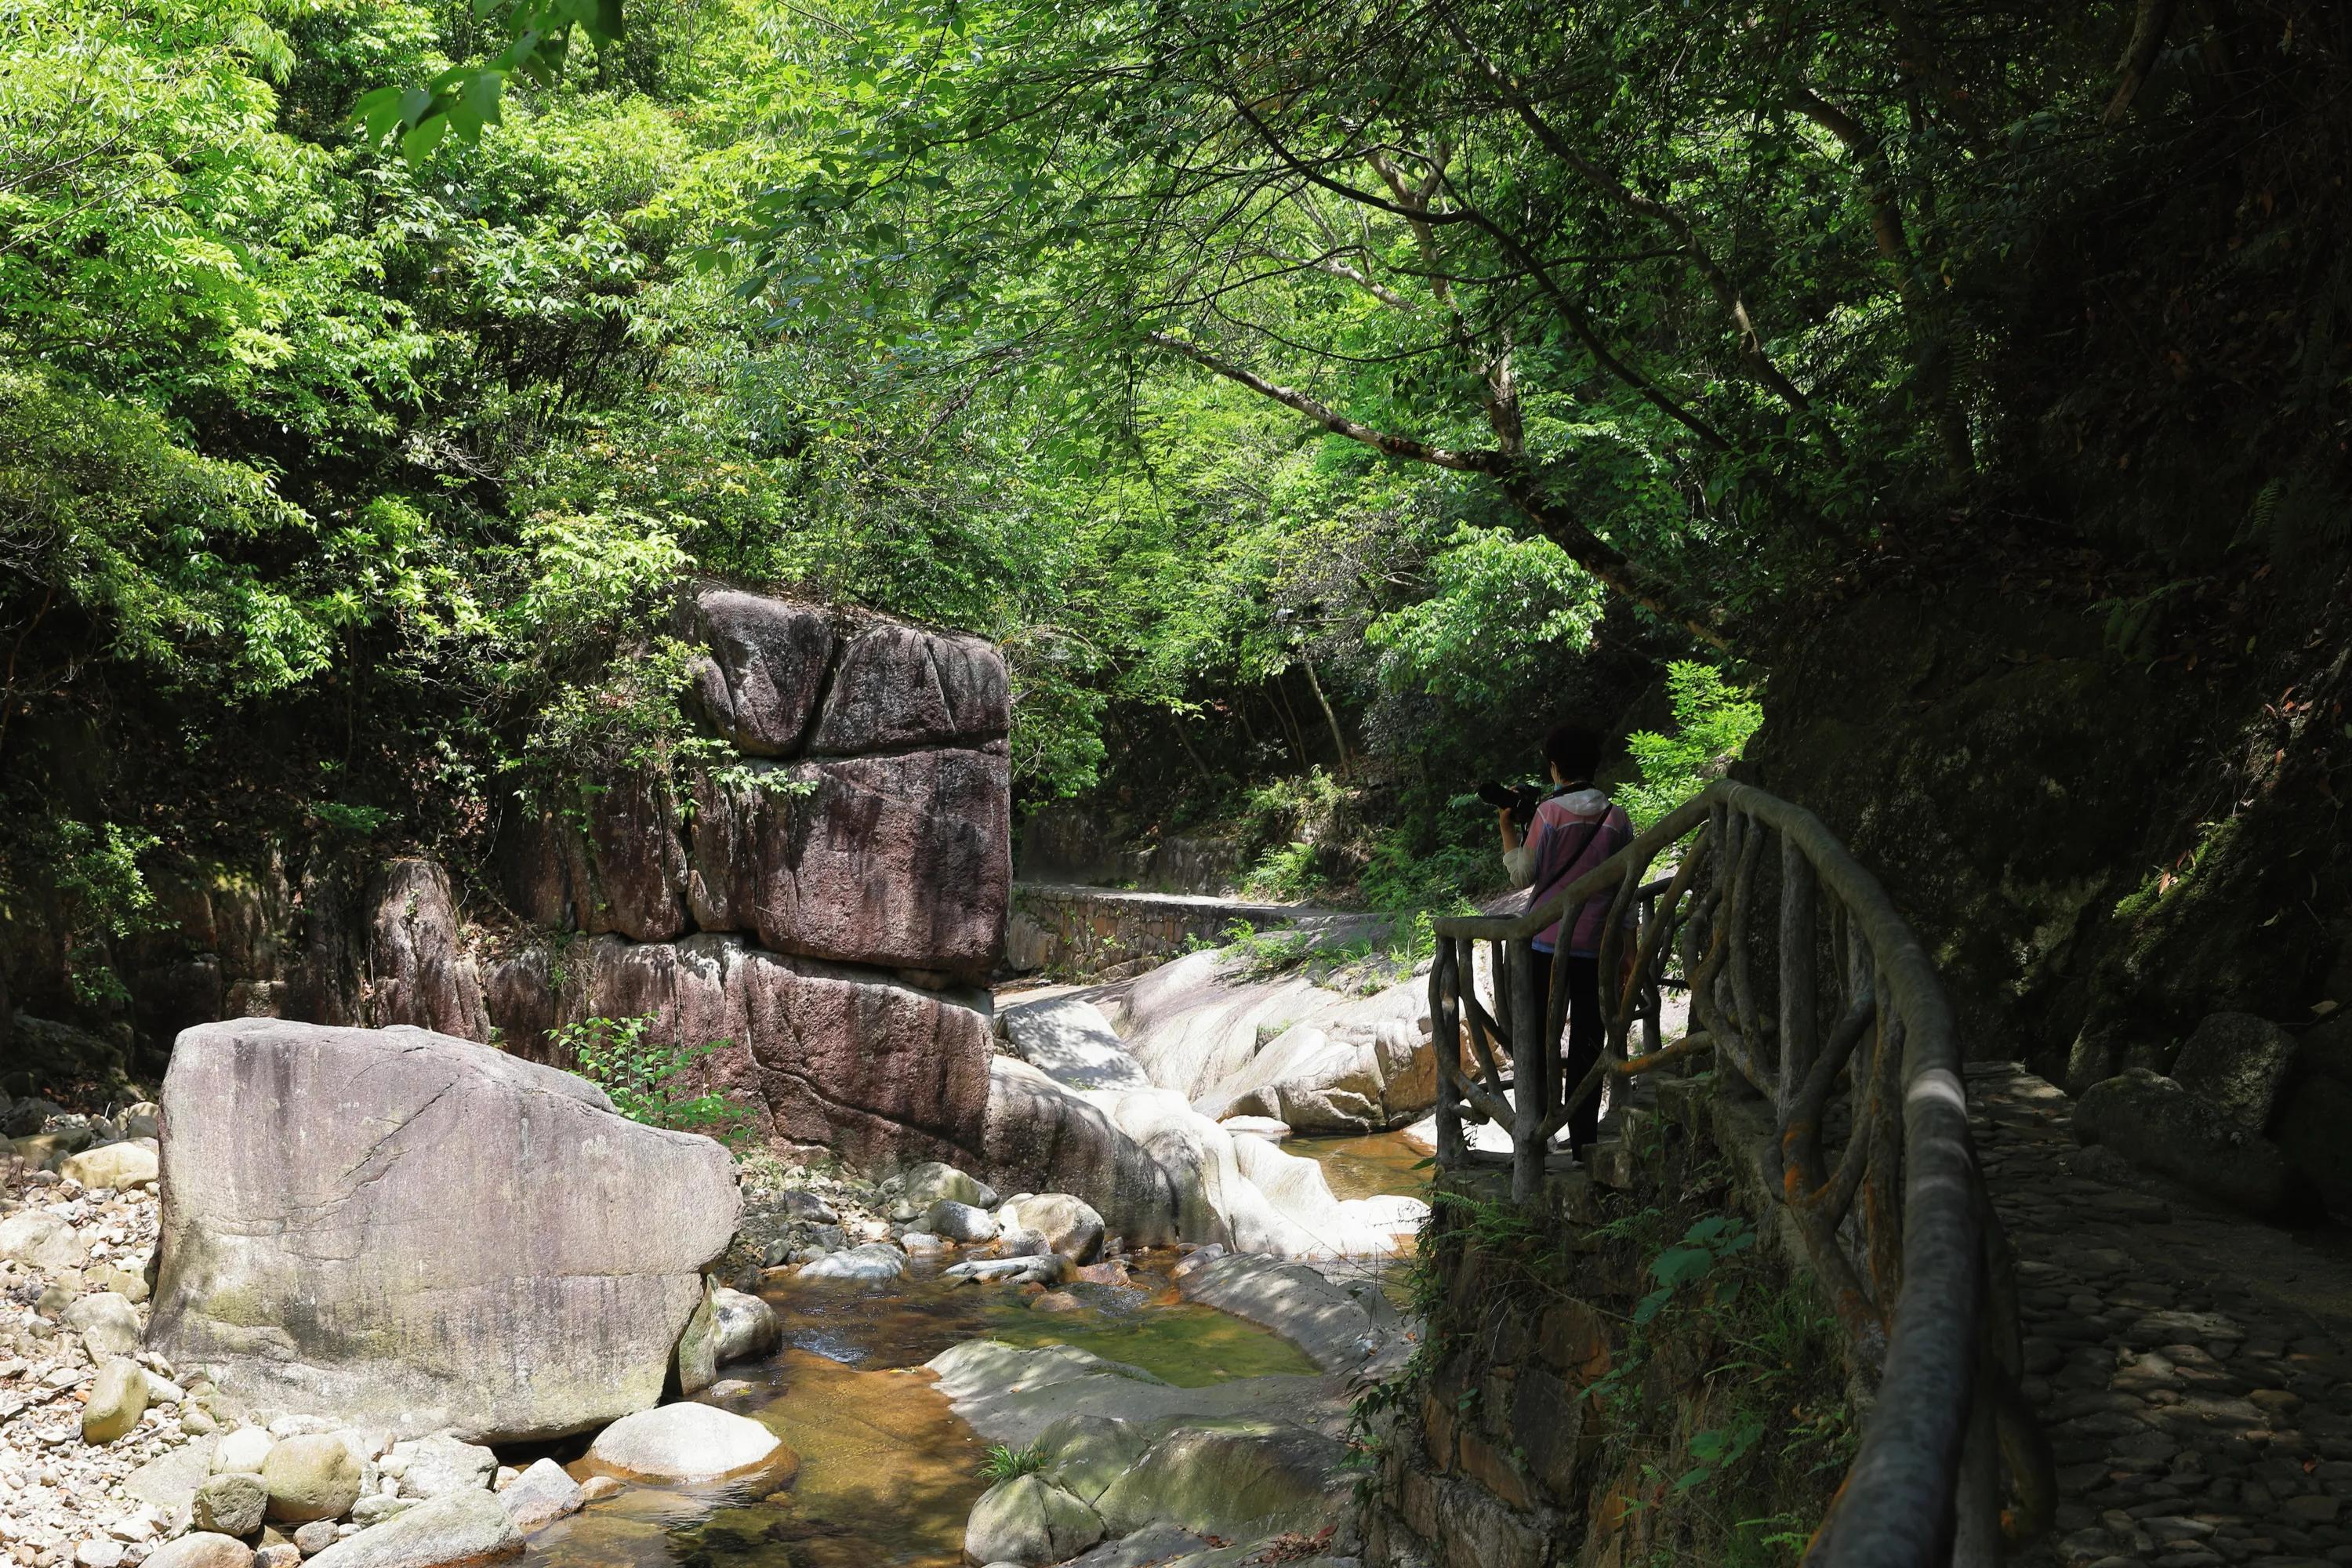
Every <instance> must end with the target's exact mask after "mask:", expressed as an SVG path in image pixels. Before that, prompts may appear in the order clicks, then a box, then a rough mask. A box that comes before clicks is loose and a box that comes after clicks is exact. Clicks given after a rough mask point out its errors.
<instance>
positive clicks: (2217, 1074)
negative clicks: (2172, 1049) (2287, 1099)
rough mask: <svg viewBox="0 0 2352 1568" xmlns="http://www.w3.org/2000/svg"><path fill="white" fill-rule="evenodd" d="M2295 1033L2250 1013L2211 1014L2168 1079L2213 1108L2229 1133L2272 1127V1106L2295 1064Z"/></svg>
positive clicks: (2186, 1044) (2192, 1036)
mask: <svg viewBox="0 0 2352 1568" xmlns="http://www.w3.org/2000/svg"><path fill="white" fill-rule="evenodd" d="M2294 1059H2295V1041H2294V1036H2292V1035H2290V1034H2288V1033H2287V1032H2286V1031H2285V1030H2284V1029H2282V1028H2280V1027H2279V1026H2277V1025H2276V1024H2273V1023H2272V1022H2271V1021H2270V1020H2269V1019H2267V1018H2257V1017H2255V1016H2253V1015H2252V1014H2251V1013H2213V1014H2210V1015H2208V1016H2206V1017H2205V1018H2204V1020H2203V1021H2202V1022H2200V1023H2199V1025H2198V1026H2197V1027H2196V1029H2195V1031H2194V1032H2192V1033H2191V1034H2190V1035H2189V1038H2188V1040H2187V1041H2186V1042H2184V1043H2183V1044H2182V1046H2181V1047H2180V1055H2179V1057H2178V1058H2175V1060H2174V1061H2173V1064H2172V1078H2173V1079H2174V1081H2175V1082H2177V1083H2179V1085H2180V1087H2181V1088H2183V1089H2187V1090H2188V1091H2189V1093H2190V1094H2193V1095H2196V1096H2198V1097H2200V1099H2202V1100H2204V1101H2205V1103H2206V1104H2207V1105H2208V1106H2210V1107H2211V1108H2212V1110H2213V1112H2214V1114H2215V1115H2216V1116H2217V1117H2218V1118H2219V1119H2220V1120H2221V1122H2222V1124H2223V1125H2224V1126H2226V1127H2227V1128H2228V1129H2229V1130H2230V1131H2233V1132H2251V1133H2258V1132H2261V1131H2264V1130H2265V1129H2267V1128H2268V1127H2269V1126H2270V1121H2271V1109H2272V1107H2273V1105H2274V1104H2276V1103H2277V1100H2278V1093H2279V1088H2280V1086H2281V1085H2283V1084H2284V1083H2285V1082H2286V1075H2287V1070H2288V1069H2289V1068H2292V1067H2294Z"/></svg>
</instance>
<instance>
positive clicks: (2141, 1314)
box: [1969, 1063, 2352, 1568]
mask: <svg viewBox="0 0 2352 1568" xmlns="http://www.w3.org/2000/svg"><path fill="white" fill-rule="evenodd" d="M1969 1106H1970V1114H1971V1119H1972V1120H1973V1121H1974V1122H1975V1125H1976V1135H1977V1139H1978V1147H1979V1152H1980V1153H1981V1156H1982V1159H1983V1163H1984V1167H1985V1172H1986V1177H1987V1181H1988V1183H1989V1184H1990V1188H1991V1192H1992V1198H1993V1205H1994V1207H1995V1208H1996V1209H1997V1210H1998V1211H1999V1213H2000V1218H2001V1222H2002V1224H2003V1225H2004V1226H2006V1227H2007V1229H2008V1232H2009V1236H2010V1241H2011V1246H2012V1247H2013V1248H2014V1249H2015V1252H2016V1255H2017V1258H2018V1288H2019V1296H2020V1303H2021V1309H2022V1314H2023V1320H2024V1331H2025V1335H2026V1340H2025V1359H2026V1366H2027V1369H2028V1373H2029V1376H2028V1378H2027V1380H2026V1385H2025V1393H2026V1395H2027V1397H2028V1398H2029V1399H2031V1400H2032V1402H2033V1404H2034V1406H2035V1408H2036V1409H2037V1410H2038V1411H2039V1413H2040V1414H2041V1415H2042V1423H2043V1426H2044V1428H2045V1429H2046V1430H2047V1431H2048V1432H2049V1434H2050V1437H2051V1442H2052V1445H2053V1447H2054V1449H2055V1451H2056V1456H2057V1461H2058V1489H2059V1500H2060V1506H2059V1512H2058V1522H2057V1528H2056V1529H2055V1531H2053V1533H2052V1535H2051V1537H2050V1538H2049V1539H2048V1540H2045V1541H2044V1542H2040V1543H2038V1544H2037V1545H2035V1546H2034V1547H2033V1548H2032V1549H2031V1550H2030V1551H2029V1552H2027V1553H2026V1554H2025V1556H2024V1557H2023V1559H2022V1561H2024V1562H2027V1563H2035V1564H2045V1565H2046V1564H2064V1565H2065V1568H2126V1565H2130V1564H2150V1565H2153V1568H2207V1565H2209V1564H2218V1563H2228V1564H2239V1563H2249V1564H2256V1565H2259V1568H2309V1565H2311V1564H2316V1563H2347V1564H2352V1507H2347V1505H2352V1244H2347V1241H2346V1239H2345V1237H2344V1236H2343V1233H2342V1232H2340V1231H2336V1230H2328V1231H2318V1232H2311V1233H2296V1232H2290V1231H2284V1230H2279V1229H2275V1228H2273V1227H2271V1226H2263V1225H2260V1224H2257V1223H2255V1222H2253V1221H2252V1220H2249V1219H2247V1218H2245V1217H2244V1216H2242V1215H2235V1214H2232V1213H2230V1212H2229V1211H2226V1210H2223V1209H2220V1208H2217V1207H2213V1206H2211V1205H2208V1204H2206V1203H2205V1202H2203V1201H2202V1200H2200V1199H2199V1198H2197V1197H2195V1196H2193V1195H2191V1194H2188V1193H2186V1192H2185V1191H2183V1190H2181V1189H2179V1188H2177V1187H2174V1186H2171V1185H2170V1184H2167V1183H2165V1182H2163V1181H2162V1180H2161V1179H2160V1178H2157V1177H2153V1176H2149V1175H2147V1174H2146V1173H2141V1172H2139V1171H2137V1170H2136V1169H2134V1168H2133V1167H2131V1166H2129V1165H2127V1164H2126V1163H2124V1162H2123V1161H2122V1160H2121V1159H2120V1158H2118V1157H2117V1156H2116V1155H2114V1154H2112V1153H2110V1152H2107V1151H2105V1150H2102V1149H2085V1148H2082V1147H2080V1146H2078V1145H2077V1144H2076V1143H2075V1142H2074V1137H2073V1135H2072V1131H2071V1126H2070V1123H2071V1120H2072V1115H2073V1110H2074V1104H2073V1101H2071V1100H2068V1099H2067V1098H2066V1096H2065V1095H2064V1094H2063V1092H2061V1091H2060V1090H2059V1089H2056V1088H2054V1087H2053V1086H2052V1085H2051V1084H2049V1083H2047V1082H2045V1081H2044V1080H2043V1079H2040V1078H2037V1077H2035V1076H2034V1075H2033V1074H2032V1073H2030V1072H2027V1071H2025V1070H2024V1069H2022V1068H2020V1067H2018V1066H2016V1065H2015V1064H2011V1063H1994V1064H1987V1065H1984V1066H1981V1067H1977V1068H1970V1069H1969ZM2347 1136H2352V1129H2347Z"/></svg>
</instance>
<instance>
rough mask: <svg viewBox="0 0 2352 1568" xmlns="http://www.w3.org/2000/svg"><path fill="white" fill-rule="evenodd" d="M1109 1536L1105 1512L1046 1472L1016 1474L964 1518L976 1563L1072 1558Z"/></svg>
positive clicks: (966, 1547)
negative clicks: (1071, 1493)
mask: <svg viewBox="0 0 2352 1568" xmlns="http://www.w3.org/2000/svg"><path fill="white" fill-rule="evenodd" d="M1102 1538H1103V1521H1102V1516H1101V1515H1100V1514H1097V1512H1095V1510H1094V1509H1093V1507H1092V1506H1091V1505H1089V1504H1087V1503H1086V1502H1085V1501H1083V1500H1080V1499H1078V1498H1076V1497H1073V1496H1071V1495H1070V1494H1069V1493H1068V1492H1066V1491H1064V1490H1063V1489H1061V1488H1060V1487H1057V1486H1055V1484H1054V1483H1053V1482H1051V1481H1049V1480H1047V1479H1045V1478H1044V1477H1043V1476H1036V1475H1027V1476H1016V1477H1014V1478H1013V1479H1011V1480H1005V1481H999V1482H997V1483H996V1484H995V1485H994V1486H992V1487H991V1488H989V1489H988V1490H986V1491H984V1492H982V1494H981V1496H980V1500H979V1501H978V1502H975V1503H973V1504H972V1505H971V1518H969V1519H968V1520H966V1521H964V1527H963V1554H964V1557H965V1559H966V1560H967V1561H969V1562H972V1563H1023V1564H1024V1565H1040V1568H1041V1565H1043V1564H1045V1563H1066V1562H1068V1561H1069V1560H1070V1559H1071V1558H1073V1557H1076V1555H1077V1554H1078V1553H1079V1552H1084V1551H1085V1550H1086V1549H1087V1547H1089V1546H1092V1545H1093V1544H1094V1543H1095V1542H1097V1541H1100V1540H1101V1539H1102Z"/></svg>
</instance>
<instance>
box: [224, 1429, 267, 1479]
mask: <svg viewBox="0 0 2352 1568" xmlns="http://www.w3.org/2000/svg"><path fill="white" fill-rule="evenodd" d="M277 1446H278V1439H277V1438H275V1437H273V1436H270V1435H269V1430H268V1427H265V1426H239V1427H237V1428H236V1430H235V1431H231V1432H224V1433H222V1434H221V1437H220V1441H219V1442H218V1443H216V1444H215V1445H214V1447H213V1471H214V1473H215V1474H216V1475H217V1474H225V1473H226V1472H229V1471H233V1470H234V1471H243V1472H245V1473H246V1474H247V1475H256V1476H257V1475H259V1474H260V1473H261V1464H262V1461H263V1460H265V1459H267V1458H269V1450H270V1449H272V1448H274V1447H277Z"/></svg>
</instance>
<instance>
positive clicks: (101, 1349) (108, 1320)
mask: <svg viewBox="0 0 2352 1568" xmlns="http://www.w3.org/2000/svg"><path fill="white" fill-rule="evenodd" d="M58 1321H59V1322H61V1323H63V1324H64V1325H65V1326H66V1327H67V1328H68V1329H71V1330H72V1331H74V1332H76V1333H78V1334H79V1335H80V1336H81V1342H82V1344H83V1345H84V1346H85V1347H86V1348H87V1349H88V1350H89V1355H90V1359H91V1360H92V1361H98V1362H103V1361H105V1360H106V1359H107V1358H108V1357H110V1356H119V1355H129V1354H131V1352H133V1351H136V1350H137V1349H138V1348H139V1337H140V1336H139V1309H138V1308H136V1307H134V1306H132V1305H131V1299H130V1298H129V1297H128V1296H125V1295H122V1294H121V1293H120V1292H119V1291H114V1290H97V1291H93V1292H91V1293H90V1294H89V1295H87V1296H83V1297H80V1298H79V1299H77V1300H74V1301H73V1302H72V1303H71V1304H70V1305H68V1307H67V1308H66V1310H65V1312H64V1314H63V1315H62V1316H61V1317H59V1318H58Z"/></svg>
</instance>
